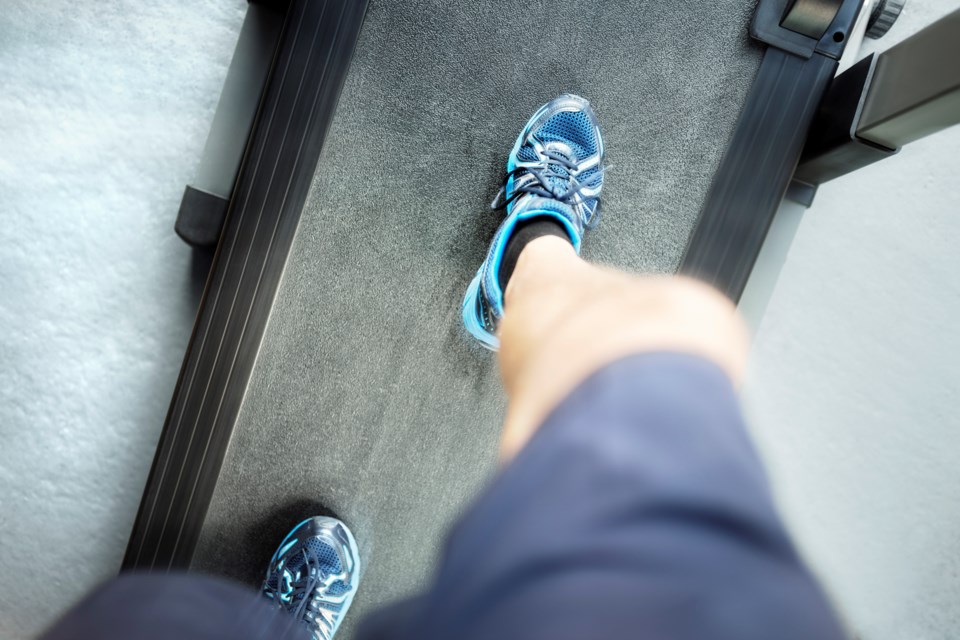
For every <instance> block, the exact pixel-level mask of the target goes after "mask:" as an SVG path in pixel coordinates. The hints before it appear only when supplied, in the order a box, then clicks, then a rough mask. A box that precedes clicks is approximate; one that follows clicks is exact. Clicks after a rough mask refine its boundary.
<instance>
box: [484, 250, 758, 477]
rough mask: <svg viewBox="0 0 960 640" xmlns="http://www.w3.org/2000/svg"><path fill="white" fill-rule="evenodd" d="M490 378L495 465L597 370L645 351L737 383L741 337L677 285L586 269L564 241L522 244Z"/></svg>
mask: <svg viewBox="0 0 960 640" xmlns="http://www.w3.org/2000/svg"><path fill="white" fill-rule="evenodd" d="M504 309H505V313H504V317H503V321H502V323H501V325H500V342H501V348H500V370H501V373H502V376H503V383H504V387H505V389H506V391H507V395H508V396H509V398H510V405H509V409H508V412H507V419H506V422H505V425H504V430H503V436H502V439H501V446H500V456H501V460H503V461H504V462H505V461H508V460H510V459H511V458H512V457H513V456H514V455H515V454H516V453H517V451H519V450H520V448H522V447H523V445H524V444H525V443H526V442H527V440H528V439H529V438H530V436H531V435H532V434H533V433H534V431H536V429H537V428H538V427H539V425H540V424H541V423H542V422H543V420H544V419H545V418H546V417H547V415H548V414H549V412H550V411H551V410H552V409H553V408H554V407H555V406H556V405H557V404H558V403H559V402H560V401H561V400H562V399H563V398H564V397H565V396H566V394H567V393H569V392H570V391H572V390H573V389H574V387H576V385H577V384H578V383H579V382H581V381H583V380H584V379H585V378H586V377H587V376H589V375H590V374H591V373H593V372H594V371H596V370H598V369H599V368H601V367H602V366H603V365H605V364H608V363H610V362H613V361H614V360H617V359H619V358H622V357H624V356H628V355H631V354H635V353H641V352H647V351H651V352H652V351H676V352H683V353H692V354H696V355H699V356H703V357H705V358H707V359H709V360H711V361H713V362H714V363H715V364H717V365H719V366H720V367H721V368H722V369H723V370H724V371H725V372H726V373H727V374H728V375H729V376H730V378H731V379H732V380H733V381H734V383H735V384H737V383H738V382H739V380H740V378H741V376H742V372H743V367H744V363H745V360H746V353H747V345H748V338H747V331H746V329H745V326H744V324H743V322H742V321H741V320H740V318H739V317H738V316H737V313H736V310H735V308H734V306H733V304H732V303H731V302H730V301H729V300H728V299H727V298H725V297H724V296H722V295H721V294H720V293H719V292H717V291H715V290H714V289H712V288H711V287H709V286H707V285H704V284H701V283H698V282H696V281H694V280H690V279H687V278H680V277H641V276H634V275H628V274H626V273H623V272H620V271H616V270H614V269H609V268H605V267H598V266H595V265H591V264H589V263H587V262H585V261H583V260H582V259H580V257H579V256H577V254H576V253H575V252H574V250H573V247H572V246H571V245H570V244H569V243H567V242H565V241H564V240H562V239H560V238H556V237H551V236H545V237H542V238H538V239H536V240H534V241H532V242H531V243H530V244H529V245H527V247H526V248H524V250H523V253H521V255H520V258H519V260H518V262H517V267H516V269H515V271H514V272H513V275H512V277H511V278H510V282H509V285H508V286H507V289H506V295H505V297H504Z"/></svg>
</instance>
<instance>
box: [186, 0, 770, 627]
mask: <svg viewBox="0 0 960 640" xmlns="http://www.w3.org/2000/svg"><path fill="white" fill-rule="evenodd" d="M752 8H753V3H752V2H749V1H744V0H719V1H717V2H714V3H707V4H704V3H699V2H696V3H695V2H674V3H658V2H647V1H643V0H616V1H613V0H606V1H603V2H581V1H575V0H561V1H557V2H549V3H548V2H529V3H525V4H518V3H515V2H505V1H499V0H498V1H490V0H488V1H484V2H474V3H450V2H447V1H445V0H414V1H408V2H392V1H388V0H380V1H378V0H374V2H373V3H372V5H371V8H370V11H369V13H368V16H367V19H366V23H365V25H364V28H363V32H362V34H361V39H360V42H359V45H358V51H357V54H356V57H355V59H354V62H353V66H352V68H351V70H350V74H349V76H348V79H347V82H346V86H345V88H344V93H343V95H342V98H341V101H340V106H339V109H338V112H337V114H336V116H335V118H334V122H333V124H332V127H331V130H330V134H329V137H328V139H327V143H326V146H325V149H324V151H323V154H322V156H321V159H320V164H319V167H318V170H317V175H316V179H315V181H314V184H313V188H312V192H311V196H310V198H309V200H308V203H307V207H306V209H305V212H304V216H303V219H302V220H301V223H300V228H299V230H298V235H297V239H296V241H295V243H294V247H293V250H292V252H291V255H290V257H289V261H288V264H287V267H286V271H285V274H284V279H283V282H282V284H281V288H280V291H279V293H278V296H277V301H276V305H275V308H274V311H273V315H272V317H271V320H270V324H269V326H268V328H267V332H266V335H265V338H264V341H263V345H262V347H261V350H260V353H259V355H258V360H257V365H256V368H255V370H254V372H253V375H252V378H251V380H250V384H249V387H248V389H247V394H246V397H245V400H244V405H243V408H242V411H241V415H240V419H239V422H238V425H237V429H236V431H235V433H234V437H233V440H232V442H231V445H230V449H229V451H228V453H227V457H226V459H225V463H224V467H223V471H222V474H221V479H220V481H219V483H218V486H217V490H216V493H215V495H214V498H213V502H212V505H211V507H210V511H209V513H208V516H207V521H206V524H205V530H204V534H203V536H202V539H201V542H200V547H199V549H198V552H197V555H196V558H195V563H194V566H195V568H198V569H201V570H205V571H211V572H216V573H222V574H227V575H233V576H235V577H239V578H241V579H243V580H246V581H248V582H251V583H254V582H256V581H257V580H258V579H259V577H260V573H261V572H262V570H263V568H264V566H265V563H266V561H267V560H268V559H269V557H270V554H271V553H272V551H273V547H274V546H275V545H276V543H277V542H279V540H280V539H281V537H282V535H283V534H284V533H285V530H286V529H287V528H289V527H291V526H293V525H294V524H295V523H296V522H298V521H299V520H300V519H301V518H302V517H305V516H307V515H310V513H311V512H328V513H331V512H332V513H335V514H337V515H339V516H340V517H341V518H343V519H345V520H346V521H347V523H348V524H349V525H350V526H351V527H352V528H353V529H354V531H355V533H356V534H357V537H358V539H359V541H360V545H361V548H362V557H363V561H364V563H365V565H366V571H365V576H364V579H363V582H362V584H361V587H360V593H359V595H358V598H357V600H356V602H355V604H354V607H355V609H354V611H353V613H352V614H351V616H350V617H349V619H348V622H347V625H346V627H345V635H349V633H350V631H351V629H352V628H353V625H354V624H355V622H356V620H357V618H358V617H359V614H361V613H362V612H364V611H366V610H369V609H370V608H371V607H373V606H375V605H378V604H382V603H383V602H385V601H386V600H389V599H391V598H395V597H399V596H402V595H404V594H408V593H410V592H411V591H413V590H414V589H416V588H417V587H418V586H420V585H422V584H423V582H424V580H425V579H426V578H427V577H428V576H429V575H430V572H431V571H432V569H433V564H434V562H435V559H436V557H437V553H438V550H439V548H440V545H441V541H442V536H443V532H444V530H445V528H446V527H447V525H448V524H449V523H450V521H451V520H452V519H453V518H454V517H455V516H456V514H457V513H458V512H459V511H460V510H462V509H463V508H464V506H465V504H466V503H467V502H468V501H469V500H470V499H471V497H472V496H474V495H475V494H476V492H477V491H478V489H479V488H480V487H481V486H482V483H483V481H484V479H485V478H486V477H487V476H488V475H489V474H490V473H491V472H493V471H494V452H495V443H496V439H497V435H498V431H499V422H500V420H501V417H502V414H503V408H504V402H505V400H504V398H503V394H502V391H501V390H500V389H499V383H498V379H497V372H496V367H495V361H494V359H493V358H492V357H491V355H490V354H488V353H486V352H484V351H482V350H481V349H480V348H478V347H476V346H474V345H472V344H470V343H468V342H467V341H466V340H465V338H464V334H463V332H462V330H461V327H460V322H459V305H460V301H461V296H462V294H463V290H464V288H465V287H466V285H467V283H468V281H469V279H470V278H471V277H472V275H473V273H474V271H475V270H476V268H477V266H478V264H479V261H480V260H481V258H482V255H483V252H484V250H485V247H486V243H487V242H488V240H489V238H490V237H491V235H492V233H493V230H494V228H495V227H496V224H497V217H496V215H495V214H493V213H492V212H490V211H489V209H488V208H487V204H488V203H489V202H490V200H491V199H492V198H493V196H494V194H495V193H496V190H497V188H498V186H499V183H500V181H501V180H502V177H503V171H504V169H503V165H504V163H505V160H506V154H507V152H508V151H509V149H510V147H511V146H512V144H513V141H514V138H515V137H516V135H517V133H518V132H519V130H520V128H521V127H522V126H523V123H524V122H525V121H526V120H527V118H528V117H529V116H530V114H531V113H532V112H533V111H534V110H535V109H536V108H537V107H538V106H539V105H541V104H542V103H543V102H545V101H547V100H549V99H550V98H552V97H554V96H555V95H557V94H559V93H562V92H568V91H569V92H575V93H579V94H581V95H583V96H585V97H587V98H588V99H590V100H591V101H592V102H593V104H594V106H595V107H596V109H597V112H598V114H599V117H600V120H601V124H602V125H603V127H604V134H605V140H606V144H607V149H608V161H609V163H610V164H611V165H612V166H613V169H612V170H611V171H610V173H609V174H608V179H607V182H606V186H605V193H604V201H605V219H604V221H603V222H602V223H601V225H600V227H599V228H598V230H597V231H596V232H595V233H594V234H592V235H591V236H589V237H588V238H587V240H586V249H585V253H586V256H587V257H588V258H592V259H596V260H600V261H603V262H606V263H610V264H615V265H618V266H621V267H624V268H627V269H631V270H635V271H647V272H671V271H673V270H674V269H675V268H676V266H677V264H678V263H679V259H680V257H681V254H682V252H683V249H684V247H685V245H686V241H687V238H688V236H689V234H690V231H691V229H692V227H693V224H694V221H695V219H696V216H697V214H698V211H699V209H700V206H701V204H702V201H703V198H704V196H705V194H706V191H707V188H708V187H709V184H710V180H711V177H712V175H713V173H714V171H715V169H716V167H717V164H718V163H719V160H720V157H721V155H722V153H723V150H724V149H725V147H726V143H727V141H728V139H729V137H730V135H731V133H732V131H733V127H734V124H735V122H736V119H737V116H738V115H739V111H740V107H741V105H742V103H743V101H744V99H745V96H746V94H747V91H748V89H749V87H750V84H751V82H752V80H753V76H754V74H755V72H756V69H757V66H758V64H759V59H760V51H759V49H757V48H755V47H753V46H752V45H751V44H750V43H749V41H748V37H747V23H748V21H749V16H750V14H751V11H752ZM584 339H585V340H589V336H585V337H584ZM491 542H492V543H496V541H491Z"/></svg>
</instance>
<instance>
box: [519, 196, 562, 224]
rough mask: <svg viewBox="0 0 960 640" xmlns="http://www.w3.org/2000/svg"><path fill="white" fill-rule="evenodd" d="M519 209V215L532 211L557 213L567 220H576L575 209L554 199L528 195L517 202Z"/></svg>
mask: <svg viewBox="0 0 960 640" xmlns="http://www.w3.org/2000/svg"><path fill="white" fill-rule="evenodd" d="M517 208H518V210H519V213H527V212H531V211H543V212H550V213H555V214H557V215H559V216H561V217H563V218H566V219H567V220H571V221H572V220H574V219H575V216H576V212H575V211H574V209H573V207H571V206H570V205H568V204H566V203H565V202H561V201H559V200H554V199H553V198H541V197H540V196H535V195H527V196H524V197H523V198H520V200H519V201H518V202H517Z"/></svg>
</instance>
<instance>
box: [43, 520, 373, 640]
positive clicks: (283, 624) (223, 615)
mask: <svg viewBox="0 0 960 640" xmlns="http://www.w3.org/2000/svg"><path fill="white" fill-rule="evenodd" d="M359 577H360V567H359V557H358V552H357V544H356V542H355V541H354V539H353V535H352V534H351V533H350V530H349V529H348V528H347V527H346V525H345V524H343V523H342V522H340V521H339V520H336V519H335V518H328V517H322V516H318V517H314V518H309V519H307V520H304V521H303V522H301V523H300V524H299V525H297V526H296V527H295V528H294V529H293V530H292V531H291V532H290V533H289V535H287V537H286V538H284V540H283V541H282V542H281V543H280V546H279V547H278V548H277V551H276V553H275V554H274V556H273V558H272V559H271V560H270V564H269V566H268V568H267V572H266V578H265V579H264V582H263V586H262V587H261V591H260V593H256V592H254V591H251V590H250V589H248V588H246V587H243V586H241V585H238V584H234V583H232V582H229V581H226V580H221V579H217V578H211V577H208V576H199V575H193V574H170V575H166V574H138V573H135V574H127V575H124V576H121V577H119V578H117V579H115V580H112V581H110V582H109V583H107V584H106V585H104V586H103V587H101V588H99V589H97V590H96V591H94V592H93V593H92V594H91V595H89V596H88V597H87V598H86V599H85V600H84V601H83V602H81V603H80V604H78V605H77V606H75V607H74V608H73V609H71V610H70V611H69V612H68V613H67V614H66V615H65V616H64V617H63V618H62V619H61V620H60V621H59V622H57V623H56V624H55V625H54V626H53V627H52V628H51V629H50V630H49V631H48V632H47V633H46V634H44V636H43V638H42V640H113V639H115V638H135V639H136V640H171V639H174V638H176V639H177V640H201V639H203V640H311V639H312V640H330V638H332V637H333V635H334V633H336V630H337V628H338V627H339V625H340V622H341V621H342V620H343V616H344V615H345V614H346V612H347V609H348V608H349V607H350V603H351V602H352V600H353V596H354V594H355V593H356V590H357V584H358V581H359Z"/></svg>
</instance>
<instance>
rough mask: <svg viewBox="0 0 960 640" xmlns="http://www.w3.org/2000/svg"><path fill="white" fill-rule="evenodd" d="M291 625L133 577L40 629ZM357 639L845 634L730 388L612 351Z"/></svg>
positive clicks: (235, 631)
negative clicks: (428, 573) (400, 596)
mask: <svg viewBox="0 0 960 640" xmlns="http://www.w3.org/2000/svg"><path fill="white" fill-rule="evenodd" d="M362 588H363V586H362V584H361V589H362ZM299 633H301V630H300V629H297V628H296V627H291V625H290V621H289V620H288V619H285V616H283V615H282V614H279V615H278V614H276V613H274V612H273V611H272V610H270V609H268V608H267V607H266V606H264V605H262V604H261V603H260V602H259V601H258V600H257V598H256V597H255V596H253V595H251V594H250V593H249V592H248V591H245V590H243V589H242V588H241V587H237V586H234V585H230V584H227V583H223V582H219V581H215V580H212V579H209V578H200V577H192V576H178V577H151V576H127V577H123V578H120V579H118V580H117V581H115V582H113V583H111V584H108V585H107V586H106V587H104V588H102V589H101V590H100V591H98V592H96V593H94V594H93V595H92V596H91V597H90V598H88V599H87V600H86V601H85V602H83V603H81V604H80V605H79V606H78V607H77V608H75V609H74V610H73V611H72V612H70V613H68V614H67V616H66V617H65V618H64V619H63V620H61V622H59V623H58V624H57V626H55V627H54V628H53V629H52V630H51V631H50V632H49V633H48V635H47V636H46V638H47V639H48V640H53V639H58V640H59V639H67V638H70V639H75V638H84V639H91V640H93V639H98V638H121V637H123V638H129V637H136V638H141V639H145V640H152V639H154V638H157V639H159V638H184V639H186V640H193V639H199V638H224V639H226V638H232V639H253V638H279V637H300V636H298V635H296V634H299ZM359 635H360V637H361V638H362V639H363V640H406V639H409V640H413V639H414V638H416V639H418V640H421V639H427V640H431V639H436V640H440V639H443V640H452V639H474V638H475V639H477V640H481V639H482V640H490V638H508V639H509V638H523V639H531V640H532V639H544V640H547V639H549V640H563V639H566V638H569V639H571V640H572V639H576V640H583V639H584V638H590V639H594V638H604V639H613V638H639V639H650V640H666V639H669V640H728V639H729V640H769V639H770V638H777V639H778V640H794V639H796V640H799V639H801V638H802V639H804V640H807V639H811V638H816V639H818V640H833V639H839V638H842V637H843V633H842V631H841V629H840V626H839V624H838V622H837V620H836V618H835V616H834V614H833V612H832V611H831V609H830V606H829V605H828V603H827V601H826V599H825V598H824V595H823V593H822V592H821V590H820V588H819V587H818V585H817V584H816V582H815V581H814V580H813V578H812V577H811V575H810V573H809V572H808V571H807V569H806V568H805V567H804V565H803V563H802V561H801V560H800V558H799V557H798V555H797V553H796V551H795V549H794V547H793V545H792V543H791V542H790V539H789V537H788V535H787V532H786V531H785V529H784V527H783V524H782V523H781V521H780V519H779V518H778V516H777V514H776V511H775V509H774V506H773V503H772V501H771V496H770V491H769V488H768V486H767V481H766V479H765V476H764V472H763V469H762V467H761V465H760V462H759V460H758V458H757V456H756V453H755V452H754V450H753V448H752V446H751V444H750V441H749V439H748V437H747V434H746V431H745V429H744V425H743V420H742V417H741V415H740V410H739V407H738V404H737V400H736V398H735V396H734V392H733V390H732V388H731V386H730V383H729V381H728V380H727V378H726V377H725V376H724V375H723V373H721V371H720V370H719V369H718V368H717V367H716V366H714V365H713V364H711V363H709V362H707V361H705V360H702V359H699V358H695V357H692V356H685V355H678V354H667V353H661V354H646V355H637V356H632V357H629V358H625V359H623V360H620V361H619V362H616V363H614V364H612V365H609V366H607V367H606V368H604V369H603V370H602V371H600V372H598V373H596V374H594V375H593V376H592V377H591V378H590V379H588V380H587V381H586V382H584V383H583V384H581V385H580V386H579V387H578V388H577V389H576V390H575V391H574V392H573V393H572V394H570V396H569V397H567V398H566V400H564V402H563V403H562V404H561V405H560V406H559V407H558V408H557V409H556V410H555V411H554V412H553V413H552V415H551V416H550V417H549V418H548V419H547V420H546V422H545V423H544V424H543V426H542V427H541V429H540V430H539V431H538V432H537V433H536V435H534V437H533V438H532V440H531V441H530V443H529V444H528V446H527V447H525V448H524V449H523V450H522V451H521V452H520V454H519V455H518V456H517V458H516V459H515V460H514V461H513V462H512V463H511V464H510V465H509V466H508V467H507V468H506V469H504V470H503V471H502V472H501V473H500V475H499V477H498V478H497V479H496V481H495V482H494V483H493V484H492V486H490V487H489V488H488V490H487V491H486V492H485V493H484V494H483V495H482V496H481V497H480V498H479V500H477V502H476V503H475V504H474V505H473V506H472V508H471V509H470V510H469V511H468V512H467V513H466V515H465V516H464V517H463V518H462V519H461V521H460V522H459V523H458V524H457V526H456V527H455V528H454V529H453V531H452V533H451V535H450V537H449V540H448V542H447V547H446V550H445V554H444V557H443V561H442V563H441V568H440V571H439V574H438V575H437V577H436V580H435V582H434V583H433V585H432V586H431V587H430V588H429V589H428V591H427V592H426V593H425V594H423V595H422V596H421V597H419V598H417V599H415V600H412V601H408V602H402V603H398V604H396V605H394V606H392V607H389V608H388V609H385V610H383V611H381V612H379V613H378V614H376V615H374V616H373V617H371V618H369V619H368V620H366V621H365V622H364V623H363V624H362V625H361V628H360V633H359Z"/></svg>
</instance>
